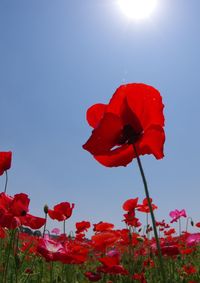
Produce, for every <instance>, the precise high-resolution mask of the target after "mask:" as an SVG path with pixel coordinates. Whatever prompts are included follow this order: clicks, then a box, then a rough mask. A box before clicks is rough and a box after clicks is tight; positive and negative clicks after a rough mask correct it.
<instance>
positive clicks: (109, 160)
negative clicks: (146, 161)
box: [94, 144, 135, 167]
mask: <svg viewBox="0 0 200 283" xmlns="http://www.w3.org/2000/svg"><path fill="white" fill-rule="evenodd" d="M134 157H135V153H134V150H133V146H132V145H128V144H125V145H122V146H121V147H119V148H116V149H114V150H112V151H110V152H108V153H107V154H106V155H96V156H94V158H95V159H96V160H97V161H98V162H99V163H101V164H102V165H104V166H107V167H117V166H126V165H127V164H129V163H130V162H131V161H132V159H133V158H134Z"/></svg>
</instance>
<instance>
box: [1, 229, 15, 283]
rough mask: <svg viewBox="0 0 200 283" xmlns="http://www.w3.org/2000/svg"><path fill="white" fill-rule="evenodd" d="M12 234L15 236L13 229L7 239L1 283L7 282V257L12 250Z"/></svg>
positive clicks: (8, 257)
mask: <svg viewBox="0 0 200 283" xmlns="http://www.w3.org/2000/svg"><path fill="white" fill-rule="evenodd" d="M14 236H15V230H14V229H13V230H11V234H10V240H9V244H8V250H7V255H6V262H5V268H4V272H3V283H6V282H7V271H8V264H9V259H10V253H11V250H12V243H13V238H14Z"/></svg>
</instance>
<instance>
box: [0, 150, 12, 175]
mask: <svg viewBox="0 0 200 283" xmlns="http://www.w3.org/2000/svg"><path fill="white" fill-rule="evenodd" d="M11 160H12V152H11V151H8V152H0V175H3V173H4V171H6V170H8V169H10V167H11Z"/></svg>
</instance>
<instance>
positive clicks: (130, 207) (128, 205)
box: [122, 198, 138, 211]
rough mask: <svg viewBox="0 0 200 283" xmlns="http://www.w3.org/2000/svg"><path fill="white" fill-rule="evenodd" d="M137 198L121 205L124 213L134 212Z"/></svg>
mask: <svg viewBox="0 0 200 283" xmlns="http://www.w3.org/2000/svg"><path fill="white" fill-rule="evenodd" d="M137 203H138V198H134V199H128V200H126V201H125V202H124V203H123V206H122V208H123V210H125V211H134V210H135V208H136V207H137Z"/></svg>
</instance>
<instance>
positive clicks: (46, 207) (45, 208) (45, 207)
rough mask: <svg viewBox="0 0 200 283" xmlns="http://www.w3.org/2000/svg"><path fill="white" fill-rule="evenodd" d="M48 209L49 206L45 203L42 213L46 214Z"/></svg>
mask: <svg viewBox="0 0 200 283" xmlns="http://www.w3.org/2000/svg"><path fill="white" fill-rule="evenodd" d="M48 210H49V207H48V205H47V204H45V206H44V213H45V214H47V213H48Z"/></svg>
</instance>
